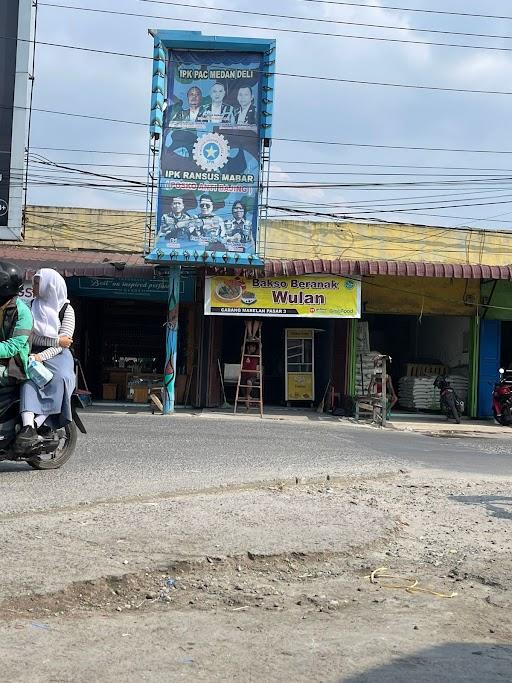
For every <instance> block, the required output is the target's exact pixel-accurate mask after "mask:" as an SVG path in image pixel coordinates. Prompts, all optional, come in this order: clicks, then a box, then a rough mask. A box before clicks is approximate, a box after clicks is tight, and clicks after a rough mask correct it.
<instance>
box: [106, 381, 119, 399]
mask: <svg viewBox="0 0 512 683" xmlns="http://www.w3.org/2000/svg"><path fill="white" fill-rule="evenodd" d="M116 398H117V384H104V385H103V400H104V401H115V400H116Z"/></svg>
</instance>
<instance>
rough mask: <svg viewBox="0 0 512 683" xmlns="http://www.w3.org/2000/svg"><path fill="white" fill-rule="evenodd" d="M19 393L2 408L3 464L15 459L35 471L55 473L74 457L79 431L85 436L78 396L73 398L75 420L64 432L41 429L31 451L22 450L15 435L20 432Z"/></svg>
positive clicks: (0, 443)
mask: <svg viewBox="0 0 512 683" xmlns="http://www.w3.org/2000/svg"><path fill="white" fill-rule="evenodd" d="M17 393H18V392H16V393H15V394H14V396H13V400H10V401H9V400H8V401H4V403H5V405H4V406H0V461H2V460H14V461H16V462H27V463H28V464H29V465H30V466H31V467H33V468H34V469H36V470H56V469H58V468H59V467H62V465H63V464H64V463H65V462H67V461H68V460H69V458H70V457H71V456H72V455H73V452H74V450H75V447H76V442H77V436H78V433H77V429H78V430H79V431H80V432H82V434H85V433H86V430H85V427H84V425H83V422H82V420H81V419H80V417H79V416H78V414H77V412H76V411H77V408H78V407H79V405H80V402H79V399H78V397H77V396H72V398H71V408H72V415H73V421H72V422H70V423H69V424H68V425H66V426H65V427H63V428H61V429H56V430H51V429H47V428H45V427H44V426H43V428H42V429H40V430H39V433H40V439H39V440H38V442H37V443H36V444H35V445H34V446H32V447H31V448H30V450H28V451H20V450H19V449H18V448H17V445H16V435H17V433H18V432H19V430H20V429H21V416H20V402H19V396H18V395H17Z"/></svg>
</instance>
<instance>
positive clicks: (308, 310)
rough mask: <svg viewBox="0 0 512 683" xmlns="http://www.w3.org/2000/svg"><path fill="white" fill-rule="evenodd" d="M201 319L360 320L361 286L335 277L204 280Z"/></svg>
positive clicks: (230, 277) (350, 279) (308, 276)
mask: <svg viewBox="0 0 512 683" xmlns="http://www.w3.org/2000/svg"><path fill="white" fill-rule="evenodd" d="M204 312H205V315H234V316H244V317H245V316H251V317H283V318H290V317H293V318H303V317H304V318H360V317H361V282H360V281H359V280H355V279H353V278H344V277H339V276H336V275H304V276H286V277H242V276H238V275H237V276H229V275H218V276H211V277H206V279H205V303H204Z"/></svg>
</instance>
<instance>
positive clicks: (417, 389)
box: [398, 377, 440, 410]
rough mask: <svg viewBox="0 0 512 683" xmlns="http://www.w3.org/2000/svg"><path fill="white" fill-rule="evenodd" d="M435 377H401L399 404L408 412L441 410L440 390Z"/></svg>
mask: <svg viewBox="0 0 512 683" xmlns="http://www.w3.org/2000/svg"><path fill="white" fill-rule="evenodd" d="M434 381H435V377H401V378H400V380H399V382H398V404H399V405H400V407H401V408H407V409H408V410H439V409H440V404H439V389H436V387H435V386H434Z"/></svg>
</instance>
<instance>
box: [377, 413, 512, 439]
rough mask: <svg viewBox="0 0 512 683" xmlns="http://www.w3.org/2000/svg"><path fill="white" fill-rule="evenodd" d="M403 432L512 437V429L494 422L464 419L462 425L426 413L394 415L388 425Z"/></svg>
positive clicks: (433, 434) (443, 417)
mask: <svg viewBox="0 0 512 683" xmlns="http://www.w3.org/2000/svg"><path fill="white" fill-rule="evenodd" d="M387 426H388V427H389V428H391V429H396V430H398V431H401V432H415V433H417V434H427V435H428V436H475V437H499V438H503V437H504V436H512V428H511V427H502V426H501V425H499V424H496V423H495V422H494V420H492V419H490V420H474V419H470V418H465V417H463V418H462V421H461V423H460V424H456V423H455V422H454V421H453V420H447V419H446V417H445V416H443V415H429V414H425V413H417V414H409V413H392V415H391V419H390V420H389V422H388V425H387Z"/></svg>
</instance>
